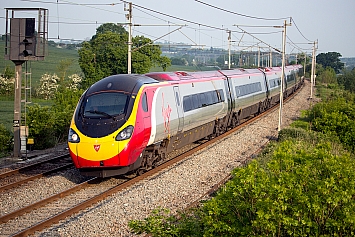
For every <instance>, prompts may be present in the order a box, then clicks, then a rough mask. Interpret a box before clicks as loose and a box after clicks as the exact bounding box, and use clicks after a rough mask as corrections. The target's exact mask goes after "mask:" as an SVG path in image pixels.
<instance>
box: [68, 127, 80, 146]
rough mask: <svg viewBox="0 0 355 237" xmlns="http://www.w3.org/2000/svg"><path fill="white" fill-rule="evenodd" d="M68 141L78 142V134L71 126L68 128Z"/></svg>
mask: <svg viewBox="0 0 355 237" xmlns="http://www.w3.org/2000/svg"><path fill="white" fill-rule="evenodd" d="M68 141H69V142H73V143H78V142H80V138H79V136H78V134H77V133H76V132H75V131H74V130H73V129H71V128H70V129H69V134H68Z"/></svg>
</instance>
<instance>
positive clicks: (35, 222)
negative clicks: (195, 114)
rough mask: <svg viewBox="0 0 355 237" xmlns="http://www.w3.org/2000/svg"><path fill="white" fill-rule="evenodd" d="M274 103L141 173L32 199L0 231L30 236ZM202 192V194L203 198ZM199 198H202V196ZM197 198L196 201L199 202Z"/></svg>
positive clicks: (150, 173)
mask: <svg viewBox="0 0 355 237" xmlns="http://www.w3.org/2000/svg"><path fill="white" fill-rule="evenodd" d="M277 108H278V106H275V107H274V108H273V109H271V110H268V111H267V112H265V113H263V114H261V115H259V116H256V117H254V118H252V119H250V120H248V121H246V122H245V123H243V124H241V125H240V126H238V127H236V128H234V129H232V130H230V131H228V132H227V133H225V134H223V135H221V136H219V137H217V138H215V139H212V140H210V141H207V142H204V143H203V144H201V145H200V146H197V147H195V148H193V149H191V150H189V151H187V152H185V153H183V154H182V155H179V156H177V157H175V158H173V159H171V160H169V161H167V162H165V163H164V164H162V165H160V166H158V167H157V168H155V169H152V170H150V171H148V172H146V173H144V174H143V175H141V176H137V177H134V178H123V179H115V178H111V179H104V180H101V179H98V178H94V179H90V180H88V181H86V182H83V183H81V184H78V185H76V186H74V187H72V188H70V189H68V190H65V191H63V192H61V193H58V194H55V195H53V196H51V197H49V198H46V199H43V200H41V201H38V202H37V203H33V204H31V205H29V206H27V207H24V208H21V209H19V210H16V211H14V212H11V213H9V214H6V215H4V216H1V217H0V232H1V235H4V236H8V235H11V236H27V235H29V234H33V233H34V232H36V231H40V230H43V229H45V228H47V227H49V226H51V225H53V224H54V223H57V222H59V221H60V220H63V219H65V218H66V217H68V216H71V215H73V214H75V213H77V212H79V211H81V210H84V209H85V208H89V207H90V206H92V205H93V204H95V203H97V202H99V201H101V200H104V199H105V198H106V197H108V196H110V195H112V194H114V193H117V192H119V191H121V190H123V189H125V188H128V187H130V186H132V185H134V184H136V183H138V182H140V181H141V180H144V179H147V178H148V177H150V176H153V175H154V174H157V173H159V172H160V171H162V170H164V169H166V168H167V167H169V166H172V165H174V164H176V163H178V162H180V161H182V160H184V159H186V157H189V156H191V155H192V154H194V153H196V152H198V151H200V150H202V149H204V148H206V147H208V146H210V145H212V144H214V143H216V142H218V141H220V140H222V139H224V138H225V137H227V136H228V135H230V134H232V133H234V132H235V131H237V130H239V129H241V128H243V127H244V126H247V125H248V124H250V123H252V122H254V121H255V120H257V119H259V118H260V117H262V116H264V115H266V114H268V113H271V112H272V111H273V110H275V109H277ZM228 179H229V177H228V176H227V177H225V178H223V179H222V181H221V182H220V183H219V184H217V185H215V186H214V187H212V188H211V190H209V191H208V192H207V193H206V194H205V195H204V196H206V195H208V194H209V193H212V192H214V191H215V190H216V189H217V188H218V187H219V186H221V185H223V183H225V182H226V181H227V180H228ZM202 198H203V196H202V197H201V199H202ZM199 200H200V199H199ZM199 200H196V201H195V202H198V201H199Z"/></svg>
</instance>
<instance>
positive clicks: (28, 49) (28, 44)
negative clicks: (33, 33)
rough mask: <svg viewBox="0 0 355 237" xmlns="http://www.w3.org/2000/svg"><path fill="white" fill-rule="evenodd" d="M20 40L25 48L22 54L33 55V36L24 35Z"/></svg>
mask: <svg viewBox="0 0 355 237" xmlns="http://www.w3.org/2000/svg"><path fill="white" fill-rule="evenodd" d="M22 42H23V43H24V44H25V50H23V51H22V52H23V55H24V56H25V57H27V56H32V55H34V47H35V44H34V40H33V37H26V38H25V39H24V40H23V41H22Z"/></svg>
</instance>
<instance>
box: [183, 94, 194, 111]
mask: <svg viewBox="0 0 355 237" xmlns="http://www.w3.org/2000/svg"><path fill="white" fill-rule="evenodd" d="M183 106H184V112H187V111H190V110H192V105H191V97H190V96H184V99H183Z"/></svg>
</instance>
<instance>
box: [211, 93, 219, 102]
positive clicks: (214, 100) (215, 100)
mask: <svg viewBox="0 0 355 237" xmlns="http://www.w3.org/2000/svg"><path fill="white" fill-rule="evenodd" d="M212 99H213V104H215V103H218V96H217V91H213V93H212Z"/></svg>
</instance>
